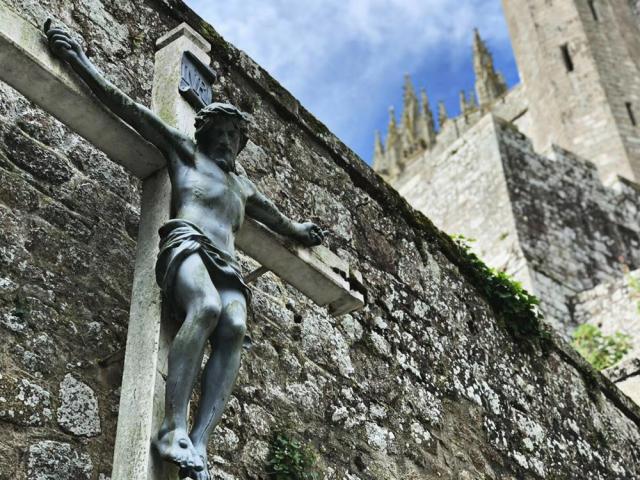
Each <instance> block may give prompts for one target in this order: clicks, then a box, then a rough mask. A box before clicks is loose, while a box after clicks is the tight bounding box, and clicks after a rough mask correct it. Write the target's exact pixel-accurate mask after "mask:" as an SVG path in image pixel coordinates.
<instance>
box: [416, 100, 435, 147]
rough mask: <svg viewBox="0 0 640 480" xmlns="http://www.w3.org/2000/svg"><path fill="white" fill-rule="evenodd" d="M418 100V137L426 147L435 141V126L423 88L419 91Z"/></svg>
mask: <svg viewBox="0 0 640 480" xmlns="http://www.w3.org/2000/svg"><path fill="white" fill-rule="evenodd" d="M420 100H421V102H422V109H421V110H420V116H419V125H420V129H419V130H420V136H421V137H422V140H423V141H424V143H425V145H426V146H427V147H429V146H431V145H432V144H433V143H434V142H435V139H436V126H435V123H434V121H433V112H432V111H431V106H430V105H429V97H428V96H427V91H426V90H425V89H424V88H423V89H421V90H420Z"/></svg>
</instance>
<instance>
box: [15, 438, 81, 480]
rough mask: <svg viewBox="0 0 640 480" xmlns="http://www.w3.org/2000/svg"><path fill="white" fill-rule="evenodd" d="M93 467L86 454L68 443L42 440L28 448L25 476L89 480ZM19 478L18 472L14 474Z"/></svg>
mask: <svg viewBox="0 0 640 480" xmlns="http://www.w3.org/2000/svg"><path fill="white" fill-rule="evenodd" d="M92 470H93V465H92V464H91V458H90V457H89V455H87V454H86V453H82V452H78V451H77V450H76V449H74V448H73V447H72V446H71V445H69V444H68V443H63V442H55V441H51V440H44V441H42V442H38V443H36V444H33V445H31V446H30V447H29V453H28V456H27V475H28V478H29V479H33V480H71V479H73V480H90V478H91V472H92ZM15 474H16V477H13V478H19V476H18V475H19V474H18V472H15ZM7 478H8V477H7Z"/></svg>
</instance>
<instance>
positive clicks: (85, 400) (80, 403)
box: [57, 373, 100, 437]
mask: <svg viewBox="0 0 640 480" xmlns="http://www.w3.org/2000/svg"><path fill="white" fill-rule="evenodd" d="M57 419H58V425H60V427H62V429H63V430H65V431H68V432H71V433H73V434H74V435H78V436H86V437H95V436H96V435H99V434H100V416H99V412H98V401H97V400H96V397H95V394H94V393H93V390H91V387H89V386H88V385H85V384H84V383H82V382H80V381H78V380H77V379H75V378H74V377H73V375H71V374H70V373H68V374H67V375H65V377H64V380H62V383H61V384H60V407H59V408H58V412H57Z"/></svg>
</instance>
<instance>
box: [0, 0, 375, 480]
mask: <svg viewBox="0 0 640 480" xmlns="http://www.w3.org/2000/svg"><path fill="white" fill-rule="evenodd" d="M45 31H46V33H47V37H45V36H44V35H43V34H42V33H41V32H39V31H38V30H37V29H36V28H35V27H34V26H32V25H30V24H28V23H27V22H25V21H24V20H22V19H21V18H20V17H19V16H18V15H16V14H15V13H13V12H12V11H11V10H9V9H8V7H6V6H5V5H4V4H3V3H2V2H0V47H2V48H1V49H0V79H2V80H3V81H5V82H7V83H8V84H10V85H12V86H13V87H14V88H16V89H17V90H18V91H20V92H21V93H23V94H24V95H25V96H26V97H27V98H29V99H31V100H32V101H34V102H35V103H37V104H38V105H40V106H41V107H43V108H44V109H46V110H48V111H49V112H50V113H52V114H53V115H54V116H56V117H57V118H58V119H60V120H61V121H62V122H64V123H66V124H67V125H69V126H70V127H71V128H73V129H74V130H76V131H77V132H78V133H80V134H81V135H83V136H84V137H85V138H87V139H88V140H89V141H91V142H92V143H93V144H94V145H96V146H97V147H99V148H101V149H102V150H104V151H105V152H106V153H107V154H108V155H109V156H110V158H111V159H113V160H115V161H118V162H119V163H121V164H123V165H124V166H125V167H127V168H128V169H129V170H130V171H132V172H133V173H134V174H135V175H137V176H139V177H140V178H143V195H142V205H141V220H140V231H139V236H138V247H137V254H136V255H137V257H136V268H135V273H134V285H133V291H132V299H131V314H130V321H129V329H128V337H127V348H126V355H125V366H124V373H123V381H122V389H121V399H120V410H119V417H118V429H117V435H116V446H115V453H114V467H113V471H112V478H113V479H114V480H129V479H133V478H135V479H148V480H165V479H175V478H177V475H178V472H177V468H180V477H181V478H183V477H186V476H188V477H190V478H194V479H196V480H207V479H209V474H208V471H207V467H206V437H207V436H208V434H209V433H210V430H211V428H212V426H215V424H216V423H217V421H218V420H219V417H220V415H221V413H222V408H223V407H224V403H225V402H226V400H227V399H228V396H229V395H230V392H231V388H232V386H233V381H234V379H235V373H236V372H237V367H238V365H239V345H240V343H241V340H240V339H241V338H242V337H243V333H244V316H245V314H246V303H247V297H248V295H247V292H248V287H247V285H246V282H247V281H249V280H251V279H253V278H255V277H256V276H257V275H258V274H259V273H260V272H262V271H265V270H271V271H273V272H274V273H276V274H277V275H279V276H280V277H281V278H282V279H284V280H286V281H288V282H289V283H290V284H292V285H293V286H295V287H296V288H298V289H299V290H300V291H301V292H303V293H304V294H306V295H307V296H308V297H309V298H311V299H312V300H314V301H315V302H316V303H317V304H319V305H326V306H327V307H328V308H329V311H330V312H331V313H332V314H334V315H340V314H343V313H347V312H350V311H353V310H356V309H358V308H360V307H362V305H363V298H362V295H361V294H360V293H358V292H356V291H353V290H352V289H351V287H350V284H349V281H348V279H349V276H350V274H351V272H350V271H349V268H348V265H347V264H346V262H344V261H342V260H341V259H340V258H339V257H337V256H336V255H335V254H333V253H332V252H330V251H329V250H328V249H326V248H325V247H322V246H314V245H317V244H319V243H320V242H321V240H322V232H321V230H320V229H319V228H318V227H317V226H315V225H313V224H311V223H296V222H291V221H290V220H289V219H287V218H286V217H284V216H283V215H282V214H280V213H279V212H278V210H277V209H276V208H275V206H274V205H273V204H271V202H269V201H268V200H267V199H266V198H265V197H264V196H263V195H262V194H260V193H259V192H258V191H257V189H256V188H255V187H254V186H253V184H252V183H251V181H250V180H249V179H248V178H246V177H243V176H242V175H238V174H237V173H236V168H235V157H236V155H237V153H238V151H239V150H240V149H241V148H242V146H243V144H244V143H246V141H247V139H246V134H245V130H244V129H245V123H246V121H247V118H246V115H245V114H243V113H242V112H240V111H239V110H238V109H237V108H235V107H234V106H232V105H229V104H223V103H217V102H214V101H213V98H212V93H211V82H212V81H214V80H215V74H213V72H211V70H210V69H209V68H208V67H207V65H208V64H209V63H210V58H209V57H208V51H209V50H210V45H209V44H208V43H207V42H206V40H205V39H204V38H202V37H201V36H200V35H199V34H198V33H197V32H195V31H194V30H193V29H191V28H190V27H189V26H188V25H186V24H182V25H180V26H178V27H177V28H175V29H174V30H172V31H171V32H169V33H168V34H166V35H165V36H163V37H162V38H160V39H159V40H158V41H157V48H158V51H157V52H156V58H155V75H154V86H153V94H152V96H153V100H152V108H151V109H150V110H149V109H146V108H145V107H143V106H141V105H139V104H136V103H135V102H133V101H131V100H130V99H128V98H127V97H126V96H124V95H123V94H121V93H118V92H119V91H117V89H115V87H113V86H112V85H110V84H108V82H105V81H104V79H103V78H102V77H101V76H100V75H99V73H98V72H97V70H95V68H93V66H92V65H91V64H90V62H89V61H88V60H87V59H86V57H84V53H83V52H82V50H81V49H80V47H79V46H78V44H77V43H75V42H74V41H73V40H72V39H71V37H70V36H69V35H68V34H67V33H66V32H64V31H62V30H59V29H55V28H53V29H52V28H50V25H49V23H48V22H47V24H46V26H45ZM47 42H48V47H49V49H48V48H47ZM50 51H52V52H54V54H55V56H57V57H58V58H59V59H62V60H63V61H64V62H68V63H70V64H71V66H72V67H73V69H74V70H75V71H76V73H77V74H78V75H79V76H80V77H82V78H83V80H84V81H85V82H86V83H87V84H88V85H89V86H90V87H91V90H93V92H94V93H95V94H96V95H97V97H98V98H99V99H100V101H97V100H96V98H95V97H93V96H92V95H91V94H90V93H89V92H88V89H87V87H86V86H85V85H83V84H82V82H79V81H78V78H77V77H75V76H74V75H73V74H71V73H70V72H69V70H70V69H69V68H68V67H67V68H65V65H64V64H63V62H60V61H59V60H58V59H54V58H52V55H51V54H50ZM178 92H180V94H179V93H178ZM103 104H106V106H108V107H110V110H109V109H106V108H105V105H103ZM194 107H195V108H194ZM196 109H199V110H198V114H197V115H196ZM114 113H116V114H117V117H116V115H114ZM118 117H119V118H118ZM121 118H123V119H124V120H125V121H126V124H125V123H124V122H122V121H121ZM194 119H195V123H194ZM127 124H128V125H127ZM131 127H134V128H135V130H134V129H132V128H131ZM140 134H142V135H140ZM143 137H144V138H143ZM194 137H195V141H194ZM145 139H146V140H150V142H148V141H146V140H145ZM167 167H168V168H167ZM221 185H223V186H224V188H222V187H221ZM172 187H173V191H172ZM196 193H197V194H196ZM172 210H173V211H172ZM245 211H246V213H247V215H248V216H250V217H253V218H254V219H256V220H259V221H260V222H262V223H264V224H266V225H268V226H270V227H271V228H272V229H273V230H275V232H274V231H272V230H270V229H268V228H266V227H265V226H264V225H262V224H261V223H259V222H257V221H255V220H245V221H244V223H243V222H242V217H243V214H244V212H245ZM241 225H242V226H241ZM160 227H162V228H161V232H160V233H161V237H162V244H161V251H160V256H159V257H158V253H159V252H158V238H157V231H158V229H159V228H160ZM238 229H239V230H238ZM234 236H235V246H237V247H238V248H239V249H241V250H242V251H244V252H245V253H246V254H248V255H249V256H251V257H253V258H254V259H255V260H257V261H258V262H259V263H260V264H261V265H262V267H261V268H260V269H259V271H256V272H252V274H250V275H248V276H246V277H244V278H243V277H242V276H241V274H240V272H239V268H238V266H237V262H236V261H235V255H234ZM283 236H285V237H290V238H292V239H293V241H290V240H287V239H286V238H283ZM312 246H314V247H313V248H309V247H312ZM156 258H158V261H157V262H156ZM156 277H157V279H158V283H159V284H160V285H161V286H162V289H163V291H164V301H165V311H169V312H170V313H171V314H172V315H161V295H160V291H159V289H158V286H157V285H156V284H155V283H156ZM172 317H176V318H180V319H181V320H182V321H183V323H182V326H181V327H180V328H179V330H178V327H179V325H178V323H177V322H175V318H172ZM185 325H186V326H189V325H191V326H192V327H193V328H185ZM216 332H217V334H216ZM207 337H211V338H212V343H213V344H214V350H215V351H214V355H213V356H212V359H215V358H216V357H215V354H216V353H220V352H222V354H221V355H219V357H218V360H213V361H211V360H210V362H212V363H211V365H208V366H207V368H206V369H205V372H204V375H205V382H204V383H203V389H204V390H203V400H202V401H201V405H204V407H203V408H201V410H200V412H198V414H197V415H196V423H195V425H194V427H193V430H192V432H191V435H187V431H186V430H187V428H186V409H187V404H188V400H189V396H190V392H191V388H192V386H193V382H194V380H195V376H196V375H197V373H198V370H199V366H200V363H199V359H200V358H201V354H202V351H203V349H204V342H203V341H201V339H206V338H207ZM216 341H217V342H218V343H217V344H216V343H215V342H216ZM236 347H238V348H236ZM225 349H226V350H229V351H228V352H226V354H225V351H226V350H225ZM194 351H195V353H193V352H194ZM165 378H166V379H167V380H166V385H165V380H164V379H165ZM207 379H209V381H210V382H212V383H210V384H209V386H211V385H214V386H215V388H210V389H209V390H208V391H207V389H206V388H205V387H206V381H207ZM165 386H166V399H167V402H168V403H166V404H165V401H164V399H165ZM181 389H182V390H181ZM184 389H188V392H186V393H185V391H184ZM163 418H164V420H163ZM152 441H153V443H154V445H155V449H153V448H152ZM162 460H165V461H168V462H170V463H172V464H175V465H176V467H171V466H168V465H167V463H166V462H164V461H162Z"/></svg>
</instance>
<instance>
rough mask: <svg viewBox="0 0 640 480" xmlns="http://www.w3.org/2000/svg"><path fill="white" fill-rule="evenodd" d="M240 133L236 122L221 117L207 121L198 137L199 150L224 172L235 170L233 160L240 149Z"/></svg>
mask: <svg viewBox="0 0 640 480" xmlns="http://www.w3.org/2000/svg"><path fill="white" fill-rule="evenodd" d="M240 138H241V132H240V128H239V126H238V122H237V121H236V120H234V119H233V118H229V117H225V116H222V115H219V116H215V117H213V118H212V119H211V120H210V121H209V125H207V126H206V130H205V131H204V132H203V133H202V135H200V141H199V145H198V146H199V148H200V150H201V151H202V152H204V153H205V154H206V156H207V157H209V158H211V159H212V160H213V161H214V162H216V163H217V164H218V165H219V166H220V168H222V169H223V170H225V171H234V170H235V160H236V155H237V154H238V150H239V149H240Z"/></svg>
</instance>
